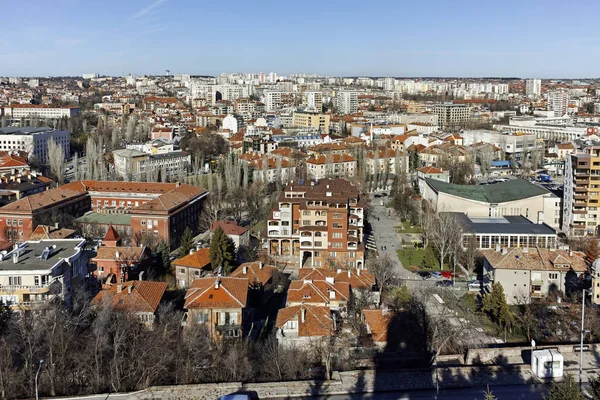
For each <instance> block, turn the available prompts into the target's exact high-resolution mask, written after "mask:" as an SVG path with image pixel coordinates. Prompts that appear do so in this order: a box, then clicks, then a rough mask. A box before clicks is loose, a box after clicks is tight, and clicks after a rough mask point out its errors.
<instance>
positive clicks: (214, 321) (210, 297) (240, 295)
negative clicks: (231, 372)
mask: <svg viewBox="0 0 600 400" xmlns="http://www.w3.org/2000/svg"><path fill="white" fill-rule="evenodd" d="M247 300H248V280H247V279H245V278H231V277H222V276H216V277H210V278H200V279H196V280H195V281H194V282H193V283H192V286H191V287H190V289H188V291H187V292H186V293H185V304H184V306H183V307H184V308H185V310H186V311H187V323H189V324H204V325H205V326H206V327H207V328H208V331H209V332H210V334H211V335H212V336H213V337H216V338H233V337H241V336H242V334H243V326H244V322H245V320H246V319H247V318H248V316H249V310H248V309H247V307H246V304H247Z"/></svg>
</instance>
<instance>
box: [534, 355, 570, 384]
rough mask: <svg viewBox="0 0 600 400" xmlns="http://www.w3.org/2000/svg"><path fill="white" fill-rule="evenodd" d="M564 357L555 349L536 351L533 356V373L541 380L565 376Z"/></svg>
mask: <svg viewBox="0 0 600 400" xmlns="http://www.w3.org/2000/svg"><path fill="white" fill-rule="evenodd" d="M563 365H564V357H563V355H562V354H560V353H559V352H558V350H555V349H545V350H535V351H533V354H532V355H531V371H532V372H533V373H534V374H535V375H537V376H538V377H539V378H559V377H561V376H563Z"/></svg>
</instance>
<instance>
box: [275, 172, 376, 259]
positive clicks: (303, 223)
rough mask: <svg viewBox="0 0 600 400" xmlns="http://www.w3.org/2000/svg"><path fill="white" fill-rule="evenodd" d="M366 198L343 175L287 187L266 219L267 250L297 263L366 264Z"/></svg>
mask: <svg viewBox="0 0 600 400" xmlns="http://www.w3.org/2000/svg"><path fill="white" fill-rule="evenodd" d="M363 207H364V201H363V200H362V199H361V198H360V195H359V191H358V188H357V187H356V186H354V185H352V184H351V183H350V182H348V181H347V180H345V179H324V180H322V181H318V182H317V181H310V182H304V181H302V182H298V183H293V184H290V185H288V186H286V187H285V189H284V190H283V192H282V194H281V196H280V197H279V200H278V203H277V205H276V206H275V208H274V209H273V211H272V215H271V216H270V217H269V218H268V220H267V240H268V242H269V253H270V254H271V255H275V256H285V257H288V258H289V259H291V260H294V261H297V262H298V264H299V265H300V266H309V267H320V266H325V265H327V263H328V262H329V260H332V261H334V263H335V264H339V265H344V266H346V267H355V268H359V269H360V268H363V267H364V244H363V243H362V237H363V226H364V218H365V217H364V211H363Z"/></svg>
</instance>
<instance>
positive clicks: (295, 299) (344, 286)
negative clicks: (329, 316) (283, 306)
mask: <svg viewBox="0 0 600 400" xmlns="http://www.w3.org/2000/svg"><path fill="white" fill-rule="evenodd" d="M348 301H350V285H349V284H348V283H347V282H336V281H335V279H334V278H333V277H326V278H325V279H324V280H311V279H302V280H294V281H292V282H291V283H290V287H289V289H288V297H287V305H288V306H294V305H301V304H309V305H316V306H323V307H329V308H331V309H332V310H334V311H340V312H344V311H345V310H346V309H347V306H348Z"/></svg>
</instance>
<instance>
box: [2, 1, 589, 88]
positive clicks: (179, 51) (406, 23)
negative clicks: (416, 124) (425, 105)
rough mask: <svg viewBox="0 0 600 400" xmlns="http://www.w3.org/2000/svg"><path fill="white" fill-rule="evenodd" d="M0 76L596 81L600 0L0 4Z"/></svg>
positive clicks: (46, 2) (19, 2) (73, 2)
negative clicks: (253, 74) (310, 76)
mask: <svg viewBox="0 0 600 400" xmlns="http://www.w3.org/2000/svg"><path fill="white" fill-rule="evenodd" d="M0 9H1V10H2V14H3V18H2V34H1V35H0V76H64V75H70V76H80V75H81V74H83V73H98V74H101V75H126V74H128V73H131V74H134V75H143V74H164V73H165V70H167V69H169V70H170V71H171V74H180V73H188V74H192V75H218V74H220V73H222V72H225V73H233V72H256V73H258V72H265V73H269V72H276V73H277V74H278V75H288V74H294V73H297V74H318V75H325V76H395V77H431V76H439V77H490V76H494V77H496V76H498V77H522V78H530V77H539V78H592V77H598V76H600V25H599V24H598V23H597V16H598V13H599V12H600V1H598V0H571V1H564V0H561V1H558V0H520V1H514V0H502V1H491V2H488V1H481V0H479V1H473V0H411V1H406V0H370V1H364V0H344V1H340V0H303V1H290V0H281V1H272V0H221V1H219V0H102V1H100V0H19V1H14V0H0Z"/></svg>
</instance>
